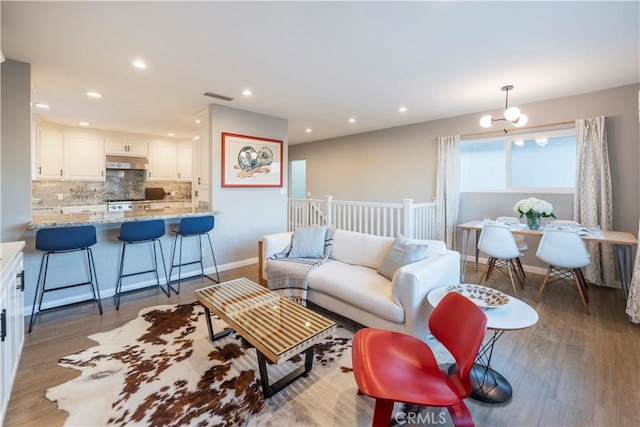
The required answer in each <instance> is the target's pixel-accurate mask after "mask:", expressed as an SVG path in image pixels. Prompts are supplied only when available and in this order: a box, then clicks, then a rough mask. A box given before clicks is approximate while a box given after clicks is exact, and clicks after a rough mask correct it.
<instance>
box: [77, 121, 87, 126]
mask: <svg viewBox="0 0 640 427" xmlns="http://www.w3.org/2000/svg"><path fill="white" fill-rule="evenodd" d="M78 124H79V125H80V126H89V123H87V122H80V123H78Z"/></svg>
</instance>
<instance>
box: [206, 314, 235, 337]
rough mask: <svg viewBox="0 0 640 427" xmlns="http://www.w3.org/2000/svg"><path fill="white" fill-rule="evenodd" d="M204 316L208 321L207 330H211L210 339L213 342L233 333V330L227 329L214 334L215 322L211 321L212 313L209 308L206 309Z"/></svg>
mask: <svg viewBox="0 0 640 427" xmlns="http://www.w3.org/2000/svg"><path fill="white" fill-rule="evenodd" d="M204 315H205V318H206V320H207V329H208V330H209V339H210V340H211V341H215V340H218V339H220V338H223V337H226V336H227V335H229V334H230V333H231V332H233V329H231V328H226V329H224V330H222V331H220V332H218V333H217V334H216V333H215V332H213V322H212V321H211V311H210V310H209V309H208V308H207V307H204Z"/></svg>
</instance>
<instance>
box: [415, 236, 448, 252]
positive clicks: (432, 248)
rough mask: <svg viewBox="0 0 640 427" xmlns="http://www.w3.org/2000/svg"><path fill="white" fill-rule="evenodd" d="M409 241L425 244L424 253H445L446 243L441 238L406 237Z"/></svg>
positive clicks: (446, 250)
mask: <svg viewBox="0 0 640 427" xmlns="http://www.w3.org/2000/svg"><path fill="white" fill-rule="evenodd" d="M407 241H408V242H409V243H417V244H421V245H427V252H426V255H427V256H430V255H442V254H444V253H447V252H448V251H449V250H448V249H447V245H446V244H445V243H444V242H443V241H442V240H420V239H407Z"/></svg>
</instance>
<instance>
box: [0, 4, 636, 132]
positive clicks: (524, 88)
mask: <svg viewBox="0 0 640 427" xmlns="http://www.w3.org/2000/svg"><path fill="white" fill-rule="evenodd" d="M1 7H2V10H1V13H2V53H3V54H4V55H5V57H7V58H9V59H13V60H17V61H23V62H28V63H30V64H31V77H32V89H33V94H32V101H33V103H34V104H35V103H46V104H49V105H51V108H50V109H48V110H39V109H37V108H35V107H34V112H38V113H40V114H41V117H42V118H44V119H46V120H49V121H53V122H57V123H61V124H67V125H77V124H78V122H80V121H86V122H88V123H89V124H90V127H92V128H99V129H110V130H119V131H126V132H135V133H143V134H151V135H161V136H164V135H166V134H167V133H169V132H173V133H175V135H176V137H184V138H186V137H189V136H191V135H192V133H193V132H195V131H196V129H197V125H196V123H195V117H196V114H197V113H198V112H200V111H202V110H204V109H205V108H206V107H207V105H208V104H210V103H216V104H221V105H226V106H229V107H233V108H238V109H242V110H248V111H253V112H257V113H262V114H267V115H270V116H275V117H281V118H284V119H287V120H288V122H289V135H288V139H289V143H290V144H297V143H303V142H309V141H316V140H322V139H327V138H333V137H339V136H343V135H349V134H355V133H361V132H366V131H372V130H377V129H383V128H389V127H394V126H400V125H405V124H409V123H417V122H424V121H430V120H435V119H440V118H446V117H454V116H458V115H463V114H470V113H478V112H483V111H486V110H492V109H498V108H500V107H502V106H503V105H504V93H503V92H501V91H500V88H501V87H502V86H504V85H506V84H512V85H514V86H515V89H514V90H513V91H511V92H510V93H509V100H510V105H517V104H523V103H528V102H535V101H540V100H545V99H551V98H557V97H562V96H569V95H574V94H580V93H587V92H592V91H596V90H602V89H607V88H611V87H617V86H622V85H627V84H633V83H637V82H639V81H640V77H639V73H640V71H639V63H640V58H639V50H640V46H639V44H640V41H639V40H640V28H639V27H640V26H639V19H640V18H639V16H640V10H639V9H640V3H639V2H637V1H629V2H618V3H616V2H610V1H606V2H590V1H587V2H576V1H572V2H480V1H471V2H456V1H440V2H266V1H261V2H202V1H200V2H185V1H182V2H151V1H145V2H93V1H92V2H50V1H45V2H12V1H2V2H1ZM135 59H142V60H144V61H145V62H146V64H147V68H146V69H144V70H140V69H136V68H134V67H133V66H132V61H134V60H135ZM245 89H249V90H251V91H252V95H251V96H244V95H243V94H242V91H243V90H245ZM91 90H93V91H98V92H100V93H102V94H103V98H101V99H92V98H89V97H87V96H86V92H87V91H91ZM207 91H210V92H213V93H216V94H221V95H225V96H229V97H233V98H234V99H233V101H230V102H226V101H220V100H215V99H212V98H208V97H205V96H203V93H204V92H207ZM401 106H404V107H406V108H407V111H406V112H404V113H400V112H399V111H398V109H399V107H401ZM36 110H37V111H36ZM480 116H481V113H478V119H479V118H480ZM349 118H355V122H354V123H349V122H348V119H349ZM307 128H309V129H311V132H306V129H307Z"/></svg>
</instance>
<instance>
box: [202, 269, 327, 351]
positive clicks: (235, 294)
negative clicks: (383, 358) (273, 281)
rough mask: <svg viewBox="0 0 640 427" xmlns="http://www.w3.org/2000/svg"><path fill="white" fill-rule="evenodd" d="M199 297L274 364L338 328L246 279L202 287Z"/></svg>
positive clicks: (319, 316)
mask: <svg viewBox="0 0 640 427" xmlns="http://www.w3.org/2000/svg"><path fill="white" fill-rule="evenodd" d="M195 297H196V299H197V300H198V302H199V303H201V304H202V305H204V306H205V307H207V308H208V309H209V310H211V311H212V312H213V313H215V314H216V315H218V316H219V317H220V318H221V319H222V320H224V321H225V322H227V324H228V325H229V326H230V327H231V328H232V329H234V330H235V331H236V332H238V333H239V334H240V335H242V337H244V338H245V339H246V340H247V341H249V342H250V343H251V344H252V345H253V346H254V347H255V348H256V349H258V350H259V351H260V352H261V353H262V354H264V355H265V357H266V358H267V359H269V360H270V361H271V362H273V363H278V362H279V361H281V360H287V359H289V358H291V357H292V356H295V355H297V354H299V353H300V352H302V351H304V350H306V349H307V348H309V347H311V346H312V345H314V344H316V343H318V342H319V341H321V340H323V339H324V338H326V337H327V336H329V335H331V333H332V332H333V331H334V330H335V328H336V324H335V322H332V321H331V320H329V319H327V318H325V317H323V316H321V315H319V314H317V313H314V312H313V311H311V310H309V309H308V308H305V307H302V306H300V305H298V304H295V303H293V302H291V301H289V300H288V299H286V298H283V297H281V296H280V295H278V294H277V293H275V292H273V291H270V290H269V289H266V288H264V287H263V286H260V285H258V284H257V283H254V282H252V281H251V280H249V279H246V278H240V279H236V280H231V281H229V282H224V283H220V284H217V285H213V286H209V287H207V288H203V289H198V290H197V291H195Z"/></svg>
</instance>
